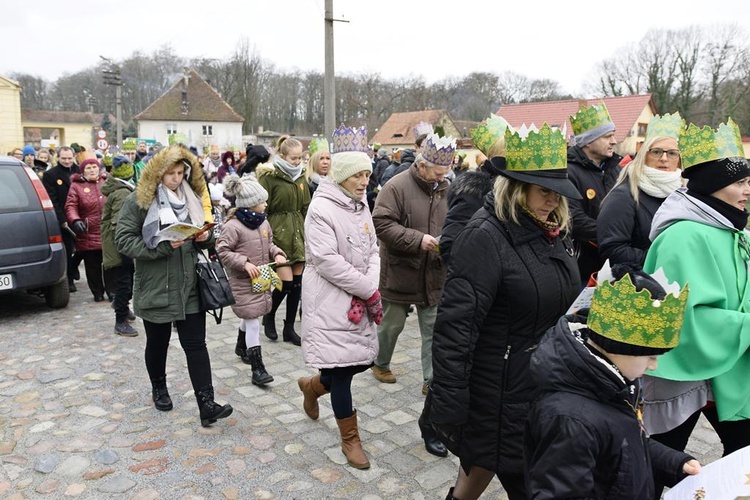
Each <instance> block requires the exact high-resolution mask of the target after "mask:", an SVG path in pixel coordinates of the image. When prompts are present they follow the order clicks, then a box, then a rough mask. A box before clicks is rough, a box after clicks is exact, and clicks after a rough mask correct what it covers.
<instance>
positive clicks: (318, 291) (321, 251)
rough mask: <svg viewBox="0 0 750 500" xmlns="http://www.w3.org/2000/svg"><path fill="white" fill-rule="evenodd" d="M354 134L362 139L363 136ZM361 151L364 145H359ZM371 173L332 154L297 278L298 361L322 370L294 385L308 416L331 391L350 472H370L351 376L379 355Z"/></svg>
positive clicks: (361, 162)
mask: <svg viewBox="0 0 750 500" xmlns="http://www.w3.org/2000/svg"><path fill="white" fill-rule="evenodd" d="M357 132H358V133H362V134H363V135H364V130H363V129H362V130H361V132H360V131H359V130H358V131H357ZM363 144H364V145H365V146H366V144H367V142H366V138H365V140H364V141H363ZM371 172H372V164H371V163H370V158H369V157H368V156H367V153H364V152H361V151H356V152H355V151H346V152H340V153H335V154H334V155H333V158H332V162H331V180H328V179H323V180H322V181H321V183H320V185H319V186H318V189H317V191H316V195H315V198H314V199H313V201H312V203H311V204H310V208H309V209H308V211H307V217H306V218H305V234H306V235H307V238H306V240H305V256H306V260H307V268H306V270H305V274H304V275H303V278H302V282H303V283H302V294H303V301H302V302H303V304H304V305H305V306H304V308H303V310H302V354H303V356H304V360H305V363H306V364H307V365H308V366H310V367H312V368H316V369H318V370H319V373H318V374H317V375H315V376H313V377H303V378H300V379H299V380H298V384H299V387H300V390H301V391H302V393H303V394H304V398H305V399H304V404H303V406H304V409H305V413H306V414H307V416H308V417H310V418H311V419H313V420H316V419H317V418H318V414H319V411H318V410H319V408H318V401H317V400H318V397H320V396H322V395H323V394H327V393H329V392H330V394H331V406H332V407H333V413H334V415H335V416H336V423H337V424H338V427H339V431H340V433H341V441H342V444H341V449H342V451H343V452H344V455H346V459H347V462H348V464H349V465H351V466H352V467H355V468H358V469H367V468H369V467H370V462H369V461H368V459H367V456H366V455H365V453H364V451H363V450H362V444H361V442H360V439H359V430H358V427H357V412H356V410H354V409H353V406H352V393H351V382H352V377H353V376H354V375H356V374H357V373H361V372H363V371H365V370H367V369H368V368H369V367H370V366H372V363H373V361H374V360H375V356H377V354H378V336H377V331H376V328H375V325H376V324H380V321H381V320H382V318H383V309H382V306H381V303H380V293H379V292H378V276H379V272H380V258H379V256H378V246H377V238H376V236H375V229H374V227H373V224H372V217H371V216H370V211H369V209H368V208H367V203H366V201H363V197H364V195H365V189H366V188H367V183H368V182H369V179H370V174H371Z"/></svg>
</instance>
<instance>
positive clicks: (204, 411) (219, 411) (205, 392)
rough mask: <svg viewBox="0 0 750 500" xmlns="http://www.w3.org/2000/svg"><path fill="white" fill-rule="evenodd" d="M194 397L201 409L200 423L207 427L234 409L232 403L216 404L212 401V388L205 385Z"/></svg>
mask: <svg viewBox="0 0 750 500" xmlns="http://www.w3.org/2000/svg"><path fill="white" fill-rule="evenodd" d="M195 399H197V400H198V408H200V411H201V425H202V426H203V427H208V426H209V425H211V424H213V423H214V422H216V421H217V420H218V419H220V418H226V417H228V416H229V415H231V414H232V411H233V410H234V409H233V408H232V405H229V404H226V405H223V406H222V405H218V404H216V403H215V402H214V388H213V387H212V386H210V385H209V386H206V387H204V388H203V389H201V390H200V391H198V392H196V393H195Z"/></svg>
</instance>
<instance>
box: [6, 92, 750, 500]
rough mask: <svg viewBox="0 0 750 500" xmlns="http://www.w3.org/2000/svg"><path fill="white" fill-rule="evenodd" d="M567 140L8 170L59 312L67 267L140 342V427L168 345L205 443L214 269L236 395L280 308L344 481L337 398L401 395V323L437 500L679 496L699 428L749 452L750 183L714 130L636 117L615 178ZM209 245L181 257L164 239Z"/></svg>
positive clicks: (217, 407)
mask: <svg viewBox="0 0 750 500" xmlns="http://www.w3.org/2000/svg"><path fill="white" fill-rule="evenodd" d="M570 122H571V125H572V128H573V133H574V137H573V140H572V144H568V142H569V141H568V140H566V138H565V137H564V136H563V133H562V131H560V130H558V129H556V128H553V127H550V126H549V125H547V124H544V125H543V126H542V127H540V128H537V127H535V126H533V125H532V126H530V127H528V128H527V127H524V130H518V131H516V130H514V129H513V128H512V127H511V126H510V125H509V124H508V123H507V122H506V121H505V120H504V119H503V118H502V117H499V116H495V115H492V116H490V117H489V118H488V119H486V120H484V121H483V122H482V123H481V124H480V125H479V126H478V127H477V128H476V129H473V130H472V131H471V135H472V140H473V142H474V145H475V146H476V148H477V149H478V150H479V151H480V153H479V154H478V158H480V159H481V164H480V165H479V167H478V168H477V169H476V170H473V171H467V170H466V169H465V168H464V167H463V166H462V165H463V164H464V162H465V159H464V158H463V157H460V156H459V155H458V154H457V152H456V141H455V140H454V139H453V138H451V137H447V136H440V135H438V134H436V133H435V131H434V130H433V129H432V127H431V126H430V125H429V124H425V123H420V124H419V125H418V126H417V127H416V128H415V130H414V137H415V144H414V147H413V148H407V149H403V150H398V151H396V152H390V151H388V150H387V149H386V148H378V147H377V145H375V147H373V146H372V145H370V144H369V143H368V139H367V131H366V130H365V129H364V128H347V127H345V126H343V125H342V126H341V127H339V128H338V129H337V130H335V131H334V132H333V134H332V135H331V136H330V137H329V138H326V139H316V140H314V141H312V142H311V143H310V145H309V147H308V148H307V150H305V148H304V147H303V143H302V142H301V141H299V140H298V139H296V138H294V137H282V138H281V139H280V140H279V142H278V143H277V145H276V148H275V150H273V151H271V150H269V149H268V148H265V147H263V146H258V145H251V146H248V147H247V149H246V151H245V153H244V154H243V155H236V154H235V153H234V152H232V151H224V152H222V151H221V150H220V148H219V147H217V146H211V147H210V148H209V149H208V151H207V153H208V154H207V155H206V157H205V158H201V157H200V156H199V155H198V151H197V150H195V149H194V148H187V147H185V146H182V145H171V146H169V147H166V148H161V149H160V150H157V151H146V149H145V144H139V145H138V148H139V149H138V151H137V152H136V157H135V162H133V161H131V160H130V159H129V158H128V157H127V156H122V155H114V156H107V157H104V158H101V159H98V158H96V157H94V156H92V155H90V154H88V155H87V154H86V152H85V150H83V148H80V146H78V147H77V148H74V147H61V148H59V149H58V150H57V151H44V150H40V151H38V152H37V151H34V150H33V148H30V147H28V146H27V147H26V148H20V149H18V150H14V151H12V152H11V153H12V155H13V156H15V157H17V158H18V159H19V160H21V161H23V162H24V163H25V164H26V165H27V166H29V167H31V168H33V169H34V170H35V171H36V172H38V173H39V175H40V176H41V177H42V180H43V183H44V185H45V187H46V188H47V190H48V192H49V195H50V198H51V199H52V202H53V204H54V207H55V210H56V213H57V217H58V220H59V222H60V226H61V231H62V235H63V241H64V243H65V246H66V251H67V256H68V279H69V286H70V290H71V291H75V290H76V285H75V280H77V279H79V273H78V271H77V269H78V266H79V263H80V261H81V260H83V262H84V264H85V271H86V279H87V283H88V287H89V289H90V291H91V293H92V295H93V297H94V301H96V302H99V301H104V300H105V296H106V297H108V298H109V299H110V301H112V302H113V308H114V311H115V329H114V331H115V333H116V334H118V335H122V336H136V335H138V331H137V330H136V329H135V328H134V326H133V324H132V323H133V321H134V320H135V319H136V317H140V318H141V319H142V322H143V328H144V330H145V334H146V348H145V361H146V369H147V372H148V376H149V378H150V380H151V384H152V398H153V402H154V406H155V408H156V409H157V410H161V411H169V410H171V409H172V407H173V404H172V400H171V398H170V396H169V390H168V387H167V373H166V357H167V347H168V345H169V340H170V337H171V334H172V332H173V330H174V331H176V332H177V334H178V336H179V339H180V344H181V346H182V348H183V350H184V352H185V356H186V358H187V368H188V374H189V377H190V381H191V383H192V385H193V389H194V392H195V396H196V400H197V403H198V407H199V414H200V420H201V424H202V425H211V424H213V423H215V422H216V421H217V420H218V419H222V418H225V417H227V416H229V415H230V414H231V413H232V407H231V405H229V404H224V405H221V404H218V403H216V402H215V401H214V389H213V383H212V374H211V365H210V359H209V354H208V350H207V348H206V311H204V310H202V308H201V306H200V302H199V299H198V282H197V277H196V273H195V272H193V270H194V269H195V266H196V263H197V262H198V261H199V259H201V255H202V254H203V252H204V250H209V254H212V252H211V251H210V250H212V249H213V248H214V247H215V252H214V253H215V255H216V256H217V258H218V259H219V260H220V261H221V263H222V264H223V265H224V266H225V268H226V270H227V274H228V278H229V283H230V285H231V289H232V291H233V293H234V296H235V300H236V302H235V304H234V305H232V310H233V312H234V313H235V315H236V317H237V318H238V320H239V324H238V334H237V342H236V345H235V353H236V354H237V356H238V357H239V358H240V361H241V362H244V363H247V364H250V365H252V372H251V373H252V379H251V381H252V383H253V384H255V385H257V386H261V387H262V386H265V385H267V384H270V383H272V382H273V381H274V378H273V376H272V375H271V374H270V373H269V371H270V372H272V371H273V367H272V366H270V367H266V364H265V363H264V361H263V357H262V347H261V344H262V342H261V335H260V332H261V330H262V331H263V333H264V336H265V337H266V338H267V339H268V341H276V340H277V339H278V338H279V334H278V331H277V326H278V325H277V320H276V313H277V311H278V310H279V309H280V307H281V305H282V303H284V302H286V304H285V309H284V317H283V326H282V333H281V337H282V341H284V342H288V343H290V344H292V345H295V346H300V345H301V359H302V360H303V361H304V363H305V364H306V365H307V366H308V367H309V368H311V369H313V370H315V374H314V375H311V376H309V377H302V378H300V379H299V380H298V381H297V382H298V386H299V389H300V391H301V393H302V405H303V410H304V412H305V414H306V415H307V416H308V417H309V418H310V419H312V420H317V419H318V418H319V414H320V412H319V398H321V397H322V396H325V395H330V404H331V406H332V408H333V413H334V416H335V420H336V423H337V426H338V429H339V433H340V439H341V447H342V452H343V453H344V455H345V456H346V460H347V463H348V464H349V465H350V466H352V467H355V468H359V469H366V468H369V467H370V461H369V459H368V457H367V454H366V452H365V448H363V446H362V440H361V437H360V433H359V425H358V420H359V419H360V418H362V416H361V415H359V414H358V413H357V410H356V404H355V401H354V394H353V393H352V380H353V377H354V376H355V375H358V374H361V373H364V372H366V371H368V370H369V371H370V373H372V375H373V377H374V380H375V381H377V382H379V383H385V384H393V383H395V382H396V381H397V374H398V371H397V370H394V369H393V367H392V365H391V362H392V359H393V356H394V352H395V351H396V348H397V344H398V339H399V335H400V334H401V332H402V331H403V329H404V326H405V322H406V319H407V317H408V315H409V314H411V313H414V312H416V315H417V320H418V325H419V332H420V337H421V353H420V354H421V370H422V387H421V391H422V394H423V395H424V396H425V400H424V406H423V411H422V414H421V415H420V418H419V420H418V427H419V430H420V433H421V436H422V438H423V440H424V445H425V448H426V450H427V451H428V452H429V453H432V454H433V455H436V456H439V457H445V456H447V454H448V452H451V453H453V454H455V455H456V456H457V457H458V458H459V460H460V467H459V470H458V471H457V477H456V481H455V485H454V486H453V487H452V488H451V489H450V491H449V492H448V496H447V497H446V498H447V499H461V500H467V499H475V498H479V497H480V496H481V495H482V493H483V492H484V490H485V488H486V487H487V485H488V484H489V482H490V481H491V480H492V478H493V477H497V478H498V479H499V480H500V482H501V483H502V485H503V487H504V489H505V491H506V493H507V494H508V497H509V498H510V499H511V500H516V499H525V498H535V499H543V498H633V499H648V498H655V499H658V498H660V496H661V493H662V490H663V488H664V487H665V486H673V485H674V484H675V483H676V482H678V481H679V480H680V479H682V478H683V477H685V476H686V475H692V474H697V473H698V472H699V471H700V464H699V463H698V462H697V461H696V460H695V459H694V458H693V457H691V456H690V455H689V454H686V453H684V449H685V447H686V445H687V441H688V439H689V437H690V434H691V432H692V431H693V428H694V427H695V425H696V422H697V420H698V418H699V416H700V415H701V414H703V415H705V416H706V418H707V419H708V421H709V422H710V423H711V425H712V426H713V427H714V429H715V430H716V432H717V433H718V435H719V437H720V439H721V442H722V445H723V447H724V454H729V453H731V452H733V451H735V450H738V449H740V448H743V447H745V446H748V445H750V420H749V419H750V392H749V391H750V389H747V388H746V387H747V386H746V385H745V383H744V380H745V378H746V377H747V374H748V363H750V354H748V345H750V327H749V326H748V325H750V322H748V321H746V317H745V314H749V311H750V286H748V265H749V264H750V243H748V236H749V235H748V233H747V232H746V231H745V228H746V226H747V219H748V212H747V211H746V204H747V201H748V198H750V167H748V163H747V160H746V159H745V158H744V151H743V148H742V142H741V136H740V133H739V130H738V128H737V126H736V125H735V124H734V123H733V122H732V121H731V120H729V121H728V122H727V123H725V124H722V125H721V126H720V127H718V128H717V129H711V128H709V127H704V128H699V127H696V126H695V125H693V124H690V125H687V124H686V123H685V121H684V120H683V119H682V118H681V117H680V116H679V114H677V113H674V114H665V115H657V116H655V117H654V118H653V119H652V120H651V122H650V123H649V126H648V129H647V135H646V137H645V140H644V142H643V143H642V144H641V146H640V149H639V151H638V153H637V154H635V155H634V158H632V161H630V162H629V163H626V164H625V165H624V166H623V163H625V162H622V161H621V160H622V158H621V157H620V156H619V155H617V153H616V152H615V149H616V145H617V141H616V139H615V132H616V130H615V125H614V123H613V121H612V119H611V117H610V116H609V113H608V111H607V109H606V107H605V106H604V104H600V105H594V106H588V107H586V106H584V107H582V108H581V109H580V110H579V111H578V112H577V113H576V114H575V115H574V116H571V117H570ZM329 139H330V142H329ZM75 146H77V145H75ZM142 146H143V147H142ZM27 148H30V151H27ZM43 153H46V154H43ZM81 154H83V156H81ZM214 220H215V221H216V222H219V223H220V224H218V225H217V227H216V228H214V229H213V230H210V231H209V230H202V231H200V232H197V233H196V234H195V235H194V236H192V237H190V238H187V239H179V240H175V238H172V237H170V236H169V235H168V233H167V234H165V233H164V231H163V229H164V228H165V227H167V226H169V225H170V224H173V223H176V222H187V223H190V224H192V225H194V226H197V227H202V226H204V225H205V224H206V223H207V222H211V221H214ZM205 227H208V226H205ZM131 300H132V302H133V310H131V309H130V307H129V303H130V301H131ZM298 313H299V316H300V317H301V329H300V331H299V332H298V331H297V330H296V329H295V321H296V319H297V316H298ZM719 326H720V328H719ZM261 327H262V328H261ZM264 342H265V341H264ZM657 359H658V362H657ZM743 387H745V389H743Z"/></svg>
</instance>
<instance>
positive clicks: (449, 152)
mask: <svg viewBox="0 0 750 500" xmlns="http://www.w3.org/2000/svg"><path fill="white" fill-rule="evenodd" d="M455 152H456V139H454V138H453V137H449V136H445V137H440V136H439V135H437V134H430V135H428V136H427V140H426V141H425V143H424V149H423V150H422V158H424V159H425V160H427V161H429V162H430V163H434V164H435V165H440V166H441V167H450V166H451V165H453V155H454V154H455Z"/></svg>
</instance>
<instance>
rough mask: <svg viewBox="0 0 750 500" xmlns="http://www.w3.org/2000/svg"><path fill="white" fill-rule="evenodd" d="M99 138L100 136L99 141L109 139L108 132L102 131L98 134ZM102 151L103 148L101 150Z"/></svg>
mask: <svg viewBox="0 0 750 500" xmlns="http://www.w3.org/2000/svg"><path fill="white" fill-rule="evenodd" d="M96 135H97V136H99V139H106V138H107V131H106V130H100V131H99V132H97V133H96ZM99 149H102V148H99Z"/></svg>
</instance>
